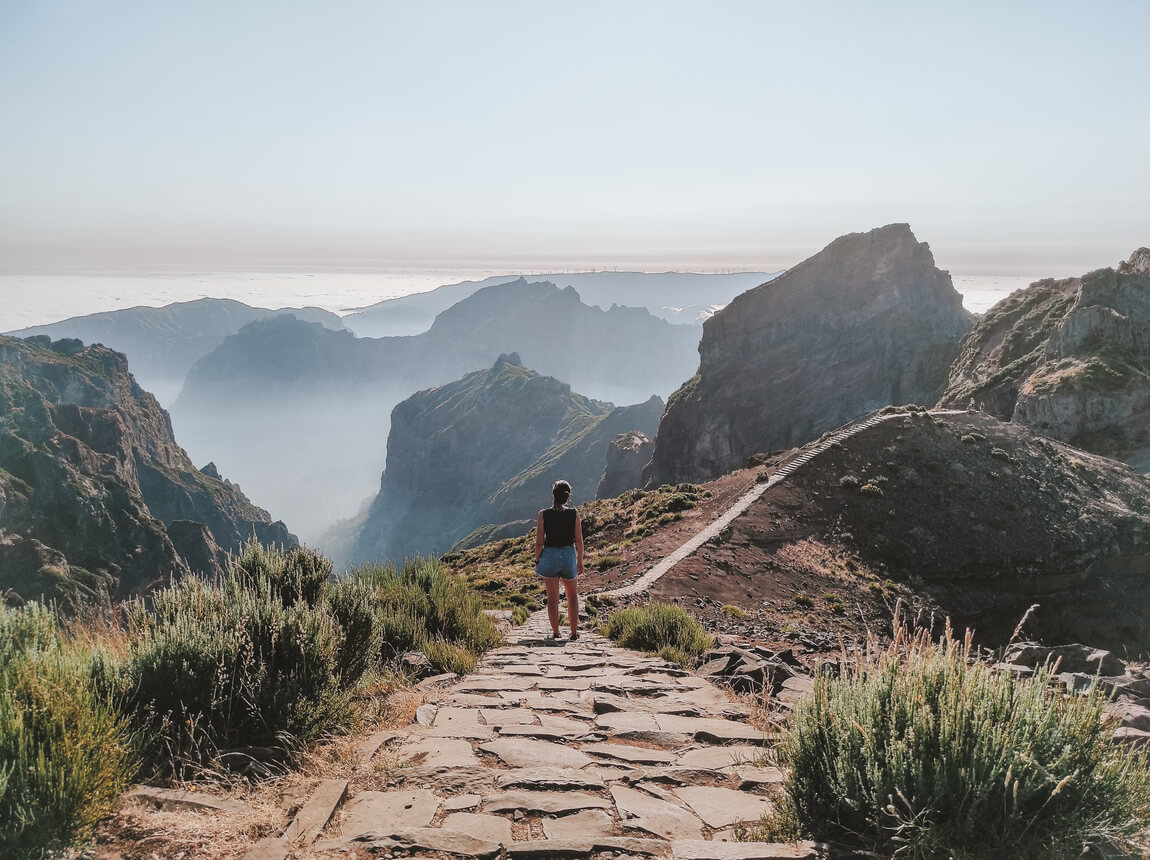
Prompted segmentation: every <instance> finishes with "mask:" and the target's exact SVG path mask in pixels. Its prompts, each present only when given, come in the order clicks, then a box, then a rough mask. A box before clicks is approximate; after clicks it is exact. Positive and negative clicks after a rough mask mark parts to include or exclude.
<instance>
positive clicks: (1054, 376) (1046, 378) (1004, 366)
mask: <svg viewBox="0 0 1150 860" xmlns="http://www.w3.org/2000/svg"><path fill="white" fill-rule="evenodd" d="M971 399H973V400H974V401H975V402H976V403H977V404H978V405H979V406H981V407H982V408H983V409H985V410H986V411H987V412H989V413H990V414H992V415H995V416H996V417H998V418H1001V419H1003V420H1008V421H1015V422H1017V423H1020V424H1025V425H1027V426H1029V427H1033V428H1034V429H1035V430H1038V431H1039V432H1041V433H1043V434H1045V435H1047V436H1050V437H1051V438H1054V439H1061V440H1063V441H1067V442H1070V443H1072V444H1074V445H1076V446H1078V447H1080V448H1084V449H1086V450H1088V451H1093V452H1095V453H1098V454H1104V455H1106V456H1109V457H1114V458H1116V459H1120V460H1124V461H1125V462H1127V463H1130V464H1131V465H1133V466H1134V467H1135V468H1137V469H1138V470H1139V471H1142V472H1146V471H1150V249H1147V248H1139V249H1138V250H1137V251H1135V252H1134V254H1133V255H1132V256H1131V257H1130V259H1129V260H1128V261H1126V262H1124V263H1123V264H1121V265H1120V266H1119V267H1118V269H1117V271H1115V270H1114V269H1099V270H1098V271H1095V272H1090V273H1089V274H1086V275H1083V276H1082V277H1080V278H1067V279H1065V280H1057V281H1056V280H1051V279H1048V280H1043V281H1038V282H1036V283H1034V284H1031V285H1030V286H1029V287H1027V288H1026V289H1025V290H1020V291H1019V292H1017V293H1015V294H1013V295H1011V296H1010V297H1008V298H1006V299H1004V300H1003V301H1001V302H999V303H998V304H997V305H995V306H994V307H993V308H991V309H990V310H989V311H988V312H987V313H986V314H985V315H984V316H983V317H982V318H981V319H980V320H979V321H978V323H977V324H976V325H975V326H974V328H973V329H971V331H970V334H969V335H967V337H966V340H965V341H964V342H963V345H962V350H961V352H960V354H959V357H958V359H957V360H956V361H955V363H954V367H953V368H952V370H951V375H950V382H949V384H948V385H947V388H946V391H945V392H944V393H943V395H942V399H941V400H940V404H941V405H943V406H949V407H960V408H961V407H966V406H967V405H968V404H969V402H970V400H971Z"/></svg>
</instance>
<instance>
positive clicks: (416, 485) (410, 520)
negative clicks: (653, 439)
mask: <svg viewBox="0 0 1150 860" xmlns="http://www.w3.org/2000/svg"><path fill="white" fill-rule="evenodd" d="M662 409H663V402H662V401H661V400H660V399H659V398H657V397H652V398H651V399H650V400H648V401H647V402H646V403H641V404H639V405H637V406H625V407H619V408H616V407H613V406H612V405H611V404H610V403H603V402H600V401H597V400H591V399H589V398H586V397H583V396H582V395H579V394H575V393H574V392H572V391H571V386H569V385H567V384H565V383H562V382H560V381H559V380H557V379H554V378H552V377H547V376H541V375H539V374H538V373H535V372H534V371H531V370H528V369H527V368H526V367H524V366H523V364H522V362H521V360H520V358H519V356H518V355H516V354H511V355H503V356H500V357H499V358H498V359H497V360H496V362H495V364H494V365H493V366H492V367H491V369H490V370H482V371H477V372H475V373H470V374H468V375H466V376H464V377H463V378H462V379H460V380H457V381H456V382H452V383H450V384H448V385H444V386H441V387H440V388H433V389H430V390H428V391H421V392H419V393H418V394H415V395H412V396H411V397H409V398H408V399H407V400H404V401H403V402H402V403H400V404H399V405H398V406H396V407H395V410H394V412H393V413H392V419H391V434H390V435H389V437H388V440H387V468H386V469H385V471H384V473H383V477H382V479H381V481H380V491H379V495H378V496H377V497H376V499H375V501H374V502H373V504H372V506H371V508H370V510H369V512H368V514H367V518H366V520H365V522H364V523H363V525H362V526H361V527H360V529H359V536H358V539H357V540H356V542H355V545H354V548H353V550H352V558H353V560H379V559H393V560H402V559H403V558H404V557H405V556H407V555H412V554H416V553H435V552H442V551H445V550H447V549H450V548H451V547H452V546H453V545H454V544H456V543H457V542H458V541H460V540H461V539H462V538H464V537H465V536H467V535H468V534H470V533H471V532H472V531H474V530H475V529H476V528H477V527H479V526H482V525H485V524H489V523H495V524H501V523H508V522H511V521H514V520H524V519H530V520H533V519H534V517H535V514H536V512H537V511H538V510H539V509H540V508H542V507H545V506H546V505H547V504H548V501H549V499H550V489H551V483H552V481H554V480H556V479H558V478H560V477H562V478H566V479H567V480H569V481H571V483H572V485H573V487H574V489H575V496H576V502H577V501H578V499H579V498H580V497H582V498H584V499H586V498H588V497H590V496H591V494H592V492H593V488H594V487H595V485H596V484H597V483H598V480H599V476H600V474H601V473H602V471H603V464H604V461H605V459H606V450H607V446H608V444H609V443H610V441H611V440H612V439H614V438H615V437H616V436H618V435H619V433H620V432H622V431H623V430H627V429H630V428H634V427H638V428H642V429H645V430H647V431H650V430H653V429H654V427H655V425H656V423H657V422H658V420H659V415H660V413H661V412H662Z"/></svg>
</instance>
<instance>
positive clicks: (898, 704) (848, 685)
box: [779, 632, 1150, 858]
mask: <svg viewBox="0 0 1150 860" xmlns="http://www.w3.org/2000/svg"><path fill="white" fill-rule="evenodd" d="M860 659H861V663H860V665H859V666H857V667H856V668H853V669H850V670H848V671H847V672H846V674H845V675H844V676H843V677H842V678H841V679H836V678H833V677H831V676H830V675H829V674H825V673H824V674H821V675H819V676H818V677H817V678H816V681H815V692H814V694H813V695H812V696H810V697H808V698H806V699H804V700H803V701H801V702H800V703H799V704H798V705H797V706H796V708H795V713H794V720H793V724H792V726H791V728H790V729H789V730H788V732H787V733H786V734H785V735H784V737H783V740H782V742H781V744H780V747H779V752H780V757H781V759H782V761H783V762H784V764H786V765H787V766H788V767H789V774H788V777H787V783H786V792H787V797H788V802H787V803H786V804H784V805H783V806H781V807H780V813H779V814H781V815H794V816H795V817H796V818H797V820H798V822H799V823H800V825H801V829H802V830H803V831H805V832H806V833H808V834H810V835H813V836H815V837H816V838H820V839H823V838H826V839H838V840H845V841H848V842H854V843H857V842H858V840H860V839H861V840H862V841H863V842H864V843H866V844H867V847H868V848H870V849H872V850H875V851H878V852H881V853H883V854H891V853H894V854H897V855H898V856H899V857H909V858H934V857H953V858H975V857H978V858H998V857H1001V858H1054V857H1071V856H1080V854H1081V853H1082V852H1083V851H1084V850H1085V849H1086V848H1087V847H1088V846H1093V848H1094V849H1095V850H1099V849H1104V848H1113V847H1119V846H1121V845H1122V843H1123V842H1124V841H1125V840H1128V839H1131V838H1136V834H1137V832H1138V831H1139V830H1140V829H1142V828H1145V826H1146V822H1147V821H1148V820H1150V766H1148V765H1147V763H1146V761H1145V760H1144V759H1139V758H1136V757H1135V756H1134V755H1133V754H1131V753H1130V752H1128V751H1126V750H1124V749H1122V748H1120V747H1116V746H1113V745H1112V744H1111V743H1110V737H1109V735H1110V732H1111V727H1110V725H1109V724H1108V723H1106V722H1104V720H1103V710H1104V707H1105V705H1106V698H1105V697H1104V696H1103V695H1102V694H1101V693H1100V692H1098V691H1097V690H1095V691H1093V692H1092V693H1091V694H1090V695H1087V696H1069V697H1066V696H1063V695H1061V694H1059V693H1058V692H1056V691H1054V690H1053V689H1052V688H1051V686H1050V683H1049V682H1050V674H1049V670H1048V669H1040V670H1038V671H1037V672H1036V673H1035V675H1034V677H1033V679H1031V680H1027V681H1021V682H1015V681H1013V680H1012V679H1011V678H1010V677H1009V676H1008V675H1007V674H1005V673H999V672H996V671H994V670H993V669H992V668H991V667H989V666H987V665H985V664H982V663H979V662H977V661H975V660H974V659H973V655H972V651H971V645H970V638H969V636H968V637H967V639H966V640H965V641H963V642H958V641H955V640H954V639H953V638H951V637H950V636H949V634H948V635H947V636H946V637H945V638H944V639H943V640H941V641H940V642H938V643H934V642H932V641H931V639H930V638H929V635H928V634H927V633H925V632H923V633H919V634H917V635H914V636H907V635H901V636H900V637H897V639H896V642H895V643H894V644H893V645H892V646H890V647H889V648H887V649H878V648H877V646H873V643H872V648H871V649H868V651H867V655H866V656H864V657H862V658H860Z"/></svg>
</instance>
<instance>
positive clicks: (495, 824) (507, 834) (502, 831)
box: [441, 812, 512, 845]
mask: <svg viewBox="0 0 1150 860" xmlns="http://www.w3.org/2000/svg"><path fill="white" fill-rule="evenodd" d="M441 826H442V827H443V829H444V830H455V831H458V832H459V833H466V834H468V835H469V836H474V837H475V838H476V839H482V840H483V841H484V842H499V843H501V844H503V845H510V844H511V842H512V840H511V822H510V821H508V820H507V819H506V818H500V817H499V816H498V815H475V814H474V813H471V812H453V813H452V814H451V815H449V816H447V817H446V818H445V819H443V824H442V825H441Z"/></svg>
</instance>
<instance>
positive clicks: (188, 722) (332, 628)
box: [123, 576, 358, 770]
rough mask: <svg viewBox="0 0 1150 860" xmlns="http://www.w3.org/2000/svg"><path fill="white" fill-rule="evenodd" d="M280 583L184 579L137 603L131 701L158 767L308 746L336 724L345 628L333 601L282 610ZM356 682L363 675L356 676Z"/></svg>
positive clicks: (127, 683) (341, 702) (341, 716)
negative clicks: (285, 745) (247, 749)
mask: <svg viewBox="0 0 1150 860" xmlns="http://www.w3.org/2000/svg"><path fill="white" fill-rule="evenodd" d="M281 597H282V592H281V590H280V588H279V587H278V583H275V582H273V581H272V580H271V579H260V578H255V577H254V576H244V577H242V578H241V577H233V578H229V579H227V580H225V581H223V582H222V583H218V584H213V583H208V582H204V581H203V580H200V579H197V578H195V577H187V578H185V579H183V580H181V581H179V582H178V583H176V584H174V585H171V586H169V587H168V588H165V589H163V590H161V591H159V592H156V593H155V594H154V595H153V596H152V598H151V601H150V602H151V604H152V608H151V609H150V610H149V609H147V608H146V607H145V604H144V603H143V602H137V603H135V604H134V605H132V606H131V607H130V610H129V617H130V619H131V624H132V626H133V629H134V632H135V634H136V640H135V641H134V642H133V643H132V647H131V651H130V653H129V656H128V659H127V662H126V664H125V667H124V678H123V683H124V688H125V691H126V696H127V699H126V704H127V707H128V708H129V711H130V712H131V713H132V715H133V717H134V719H135V720H136V722H137V724H138V725H139V726H140V727H141V728H142V729H143V730H144V733H145V734H146V736H147V737H148V739H149V745H148V749H147V753H148V757H149V761H150V763H151V764H152V765H153V766H156V767H158V768H159V769H161V770H170V769H177V770H178V769H180V768H181V767H182V766H183V764H185V763H191V764H199V763H204V762H206V761H209V760H210V759H211V758H212V757H213V756H214V755H215V754H216V753H217V751H219V750H223V749H228V748H233V747H240V746H279V745H280V744H281V743H282V741H283V740H284V737H283V736H284V735H285V734H286V735H287V736H290V738H291V739H292V740H294V741H296V742H302V743H306V742H308V741H310V740H313V739H315V738H316V737H318V736H319V735H320V734H321V733H323V732H326V731H330V730H332V729H336V728H339V727H340V726H341V725H343V724H344V723H345V722H346V720H347V719H348V717H349V716H350V712H349V707H350V706H349V702H348V698H347V696H346V695H345V694H344V693H343V691H342V690H341V688H340V667H339V648H340V643H341V639H342V632H341V630H340V628H339V625H338V623H337V622H336V620H335V618H334V617H333V616H332V614H331V612H330V611H329V610H328V608H327V607H326V605H321V606H319V607H314V608H313V607H311V606H309V605H308V604H307V603H306V602H304V601H303V600H300V601H299V602H296V603H293V604H292V605H290V606H285V605H284V602H283V600H282V599H281ZM355 680H358V678H357V679H355Z"/></svg>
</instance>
